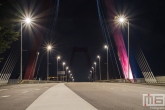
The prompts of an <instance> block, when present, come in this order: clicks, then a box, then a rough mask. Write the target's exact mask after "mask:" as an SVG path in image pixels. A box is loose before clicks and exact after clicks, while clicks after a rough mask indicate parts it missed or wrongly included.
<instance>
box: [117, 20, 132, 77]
mask: <svg viewBox="0 0 165 110" xmlns="http://www.w3.org/2000/svg"><path fill="white" fill-rule="evenodd" d="M117 18H118V19H117V21H118V22H119V23H127V25H128V63H127V66H128V79H129V78H130V74H129V66H130V61H129V51H130V50H129V48H130V47H129V21H128V20H127V19H126V18H124V17H117Z"/></svg>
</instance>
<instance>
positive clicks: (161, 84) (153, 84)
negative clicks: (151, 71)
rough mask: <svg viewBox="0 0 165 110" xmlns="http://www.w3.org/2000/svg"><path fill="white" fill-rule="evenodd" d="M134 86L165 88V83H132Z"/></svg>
mask: <svg viewBox="0 0 165 110" xmlns="http://www.w3.org/2000/svg"><path fill="white" fill-rule="evenodd" d="M132 84H143V85H152V86H165V83H132Z"/></svg>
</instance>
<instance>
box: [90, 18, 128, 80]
mask: <svg viewBox="0 0 165 110" xmlns="http://www.w3.org/2000/svg"><path fill="white" fill-rule="evenodd" d="M116 18H117V19H116ZM115 19H116V20H117V22H119V23H127V25H128V61H127V67H128V70H127V72H128V73H127V74H128V76H127V78H128V79H130V58H129V57H130V55H129V54H130V45H129V44H130V42H129V21H128V20H127V19H126V18H124V17H115ZM104 48H105V49H107V80H109V71H108V70H109V69H108V48H109V47H108V45H105V46H104ZM97 58H99V73H100V80H101V67H100V56H97ZM94 64H95V73H94V68H93V67H92V69H93V73H94V74H93V77H94V78H93V79H95V77H96V63H94ZM91 74H92V73H91ZM95 80H96V79H95Z"/></svg>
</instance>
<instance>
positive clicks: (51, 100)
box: [0, 0, 165, 110]
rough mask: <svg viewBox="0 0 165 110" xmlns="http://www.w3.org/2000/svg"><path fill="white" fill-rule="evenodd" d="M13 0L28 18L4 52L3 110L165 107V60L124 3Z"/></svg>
mask: <svg viewBox="0 0 165 110" xmlns="http://www.w3.org/2000/svg"><path fill="white" fill-rule="evenodd" d="M11 1H12V3H13V4H12V6H14V7H12V9H13V10H16V11H15V12H17V14H18V13H19V15H17V14H15V13H14V15H17V16H18V17H20V16H21V18H19V19H22V18H24V19H22V20H21V21H20V20H16V21H18V23H15V22H14V23H15V24H16V30H18V32H20V35H21V36H20V38H19V40H18V41H15V42H13V43H12V44H11V48H10V49H7V50H6V51H5V52H4V53H3V54H2V56H3V60H2V62H0V110H65V109H67V110H151V109H165V76H164V73H163V72H164V67H163V66H162V64H164V62H163V58H164V57H162V56H161V55H160V53H159V52H158V53H157V54H159V55H160V58H159V57H157V58H155V56H156V55H157V54H156V51H157V50H156V49H155V50H154V49H152V48H153V47H154V46H152V48H149V47H150V46H151V45H149V47H146V45H147V46H148V44H147V43H146V42H145V43H144V42H142V40H139V39H140V38H144V40H145V41H149V40H148V39H147V38H148V36H149V35H148V36H147V35H146V33H147V32H146V33H145V34H144V33H143V32H141V31H140V30H138V29H137V30H136V31H135V29H134V28H135V27H134V26H135V25H137V26H138V21H137V23H136V22H135V21H133V20H132V19H130V18H129V16H127V15H120V14H117V13H120V12H119V9H118V8H119V7H117V6H118V5H119V4H120V3H119V1H120V0H119V1H114V0H91V1H88V0H77V1H75V0H69V1H65V0H61V1H60V0H42V1H40V0H36V2H34V1H33V0H32V1H30V0H29V1H19V2H18V3H17V2H15V1H14V0H11ZM121 2H123V1H121ZM133 3H134V2H131V3H130V4H132V6H134V5H135V4H133ZM135 3H136V2H135ZM121 4H122V3H121ZM121 4H120V5H121ZM126 4H129V3H126ZM1 5H3V4H1V2H0V7H1ZM136 5H137V7H141V5H140V4H138V3H137V4H136ZM122 6H124V3H123V4H122ZM84 7H85V8H84ZM27 10H28V11H27ZM26 11H27V12H26ZM30 11H31V12H30ZM28 12H29V14H30V15H28V16H27V13H28ZM83 13H86V14H83ZM141 19H143V17H141ZM135 20H136V19H135ZM151 23H152V22H151ZM18 24H19V25H18ZM144 26H145V24H144ZM18 27H20V28H19V29H17V28H18ZM148 28H150V27H148ZM148 28H147V29H148ZM0 29H1V27H0ZM158 32H159V31H158ZM139 36H140V37H139ZM145 38H146V39H145ZM155 46H156V45H155ZM159 47H161V46H159ZM162 47H163V46H162ZM146 48H149V49H146ZM161 52H162V50H161ZM151 53H152V54H153V53H154V54H153V55H151ZM159 55H157V56H159ZM162 55H163V53H162ZM0 59H1V57H0ZM153 59H154V60H153ZM157 59H160V60H161V61H162V62H163V63H159V61H160V60H158V61H157ZM0 61H1V60H0ZM155 62H158V63H156V64H155ZM162 70H163V72H162Z"/></svg>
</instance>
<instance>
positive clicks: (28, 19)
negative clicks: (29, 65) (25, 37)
mask: <svg viewBox="0 0 165 110" xmlns="http://www.w3.org/2000/svg"><path fill="white" fill-rule="evenodd" d="M23 23H27V24H30V23H31V19H30V18H26V19H25V20H24V22H21V59H20V81H21V80H22V24H23Z"/></svg>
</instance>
